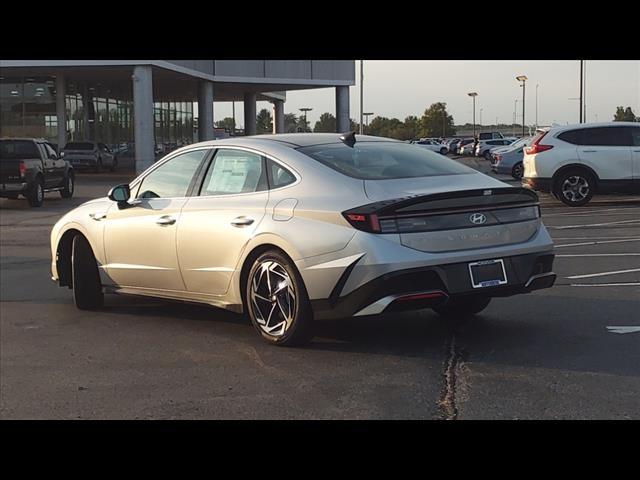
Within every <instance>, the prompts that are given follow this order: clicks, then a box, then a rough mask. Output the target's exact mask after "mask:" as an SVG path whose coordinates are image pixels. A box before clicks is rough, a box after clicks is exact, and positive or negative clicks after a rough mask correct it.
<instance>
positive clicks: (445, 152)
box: [440, 147, 447, 155]
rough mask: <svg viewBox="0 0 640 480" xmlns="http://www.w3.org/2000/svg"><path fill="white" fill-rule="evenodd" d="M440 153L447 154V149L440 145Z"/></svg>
mask: <svg viewBox="0 0 640 480" xmlns="http://www.w3.org/2000/svg"><path fill="white" fill-rule="evenodd" d="M440 154H441V155H446V154H447V149H446V148H445V147H442V148H441V149H440Z"/></svg>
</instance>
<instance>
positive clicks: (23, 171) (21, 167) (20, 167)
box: [18, 160, 27, 177]
mask: <svg viewBox="0 0 640 480" xmlns="http://www.w3.org/2000/svg"><path fill="white" fill-rule="evenodd" d="M18 168H19V169H20V176H21V177H24V175H25V174H26V173H27V166H26V165H25V164H24V162H23V161H22V160H20V166H19V167H18Z"/></svg>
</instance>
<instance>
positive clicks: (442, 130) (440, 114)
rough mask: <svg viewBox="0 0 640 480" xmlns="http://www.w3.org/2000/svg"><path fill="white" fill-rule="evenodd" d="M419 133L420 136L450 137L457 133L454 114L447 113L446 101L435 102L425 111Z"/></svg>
mask: <svg viewBox="0 0 640 480" xmlns="http://www.w3.org/2000/svg"><path fill="white" fill-rule="evenodd" d="M418 134H419V136H420V137H441V136H442V137H448V136H451V135H455V134H456V129H455V127H454V124H453V116H451V115H449V114H448V113H447V104H446V103H444V102H437V103H433V104H431V106H430V107H429V108H427V109H426V110H425V111H424V115H422V118H421V119H420V130H419V132H418Z"/></svg>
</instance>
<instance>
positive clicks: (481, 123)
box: [480, 108, 484, 132]
mask: <svg viewBox="0 0 640 480" xmlns="http://www.w3.org/2000/svg"><path fill="white" fill-rule="evenodd" d="M482 110H484V108H481V109H480V131H481V132H482Z"/></svg>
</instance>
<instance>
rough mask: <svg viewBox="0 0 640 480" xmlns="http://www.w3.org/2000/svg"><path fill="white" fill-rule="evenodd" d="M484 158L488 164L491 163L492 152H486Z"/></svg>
mask: <svg viewBox="0 0 640 480" xmlns="http://www.w3.org/2000/svg"><path fill="white" fill-rule="evenodd" d="M484 158H485V159H486V160H487V162H490V161H491V152H490V151H488V150H487V151H486V152H484Z"/></svg>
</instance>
